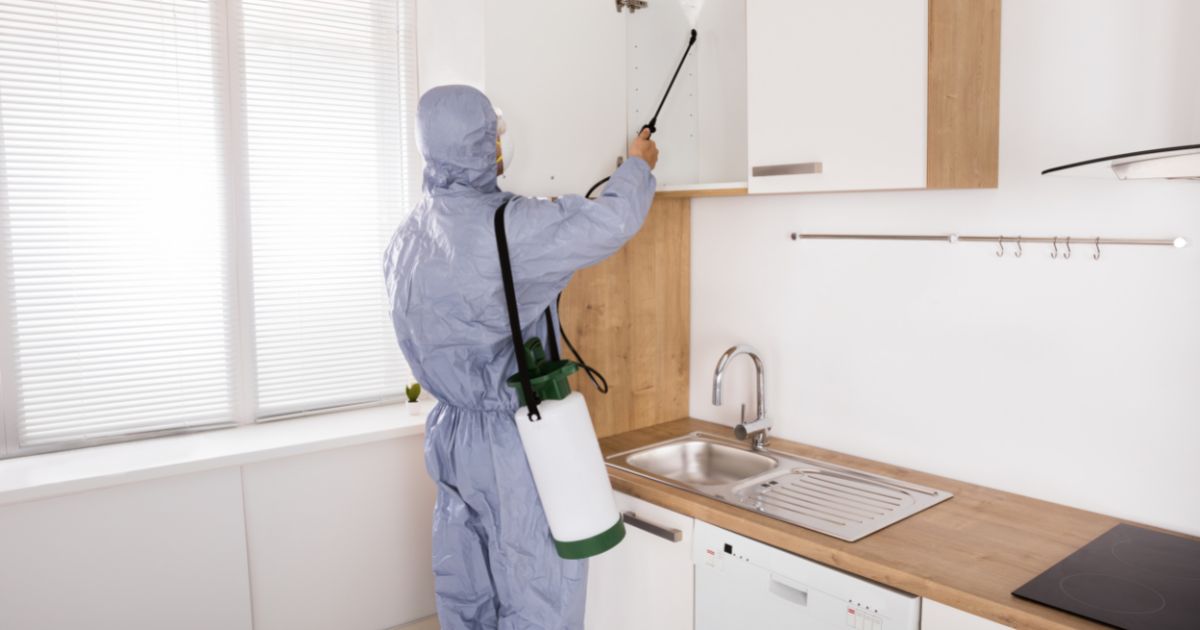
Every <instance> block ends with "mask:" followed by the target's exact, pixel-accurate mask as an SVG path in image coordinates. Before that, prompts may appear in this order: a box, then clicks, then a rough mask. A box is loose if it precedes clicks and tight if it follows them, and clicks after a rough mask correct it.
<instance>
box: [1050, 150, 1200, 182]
mask: <svg viewBox="0 0 1200 630" xmlns="http://www.w3.org/2000/svg"><path fill="white" fill-rule="evenodd" d="M1042 175H1070V176H1079V177H1105V178H1111V177H1112V176H1113V175H1116V176H1117V179H1195V180H1200V144H1189V145H1184V146H1179V147H1167V148H1163V149H1150V150H1147V151H1134V152H1133V153H1122V154H1120V155H1109V156H1106V157H1102V158H1095V159H1092V160H1084V161H1083V162H1075V163H1074V164H1064V165H1063V166H1055V167H1054V168H1048V169H1046V170H1044V171H1042Z"/></svg>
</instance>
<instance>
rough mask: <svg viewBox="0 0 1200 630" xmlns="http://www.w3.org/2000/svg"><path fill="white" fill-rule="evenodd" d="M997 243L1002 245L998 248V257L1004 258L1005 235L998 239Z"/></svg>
mask: <svg viewBox="0 0 1200 630" xmlns="http://www.w3.org/2000/svg"><path fill="white" fill-rule="evenodd" d="M996 243H997V244H999V245H1000V249H998V250H996V258H1004V237H1003V236H1001V237H1000V238H998V239H996Z"/></svg>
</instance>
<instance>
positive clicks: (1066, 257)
mask: <svg viewBox="0 0 1200 630" xmlns="http://www.w3.org/2000/svg"><path fill="white" fill-rule="evenodd" d="M1070 259H1071V237H1070V236H1068V237H1067V253H1065V254H1063V260H1070Z"/></svg>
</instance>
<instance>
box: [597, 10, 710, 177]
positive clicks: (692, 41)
mask: <svg viewBox="0 0 1200 630" xmlns="http://www.w3.org/2000/svg"><path fill="white" fill-rule="evenodd" d="M695 45H696V29H692V32H691V34H690V35H689V37H688V45H687V48H686V49H684V51H683V58H681V59H680V60H679V65H678V66H675V74H673V75H671V82H670V83H668V84H667V91H666V92H664V93H663V97H662V100H661V101H659V102H658V109H656V110H654V117H653V118H651V119H650V122H648V123H646V124H645V125H643V126H642V131H645V130H647V129H649V130H650V133H651V134H655V133H658V115H659V113H661V112H662V108H663V105H666V103H667V97H668V96H670V95H671V88H673V87H675V79H678V78H679V71H680V70H683V64H684V62H686V61H687V58H688V55H689V54H691V52H692V46H695ZM638 133H639V134H640V133H641V131H639V132H638ZM607 181H608V178H607V177H605V178H604V179H602V180H600V181H598V182H596V183H595V184H592V187H591V188H589V189H588V191H587V193H586V194H585V195H584V197H587V198H589V199H590V198H591V196H592V193H594V192H596V189H597V188H599V187H601V186H603V185H604V183H605V182H607Z"/></svg>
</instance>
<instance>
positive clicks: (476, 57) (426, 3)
mask: <svg viewBox="0 0 1200 630" xmlns="http://www.w3.org/2000/svg"><path fill="white" fill-rule="evenodd" d="M483 26H484V25H483V0H417V48H418V50H417V72H418V89H419V90H420V91H421V93H422V94H424V93H425V90H428V89H429V88H431V87H436V86H438V85H448V84H452V83H464V84H466V85H473V86H475V87H478V88H482V87H483V61H484V57H483V47H484V41H485V40H484V28H483Z"/></svg>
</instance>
